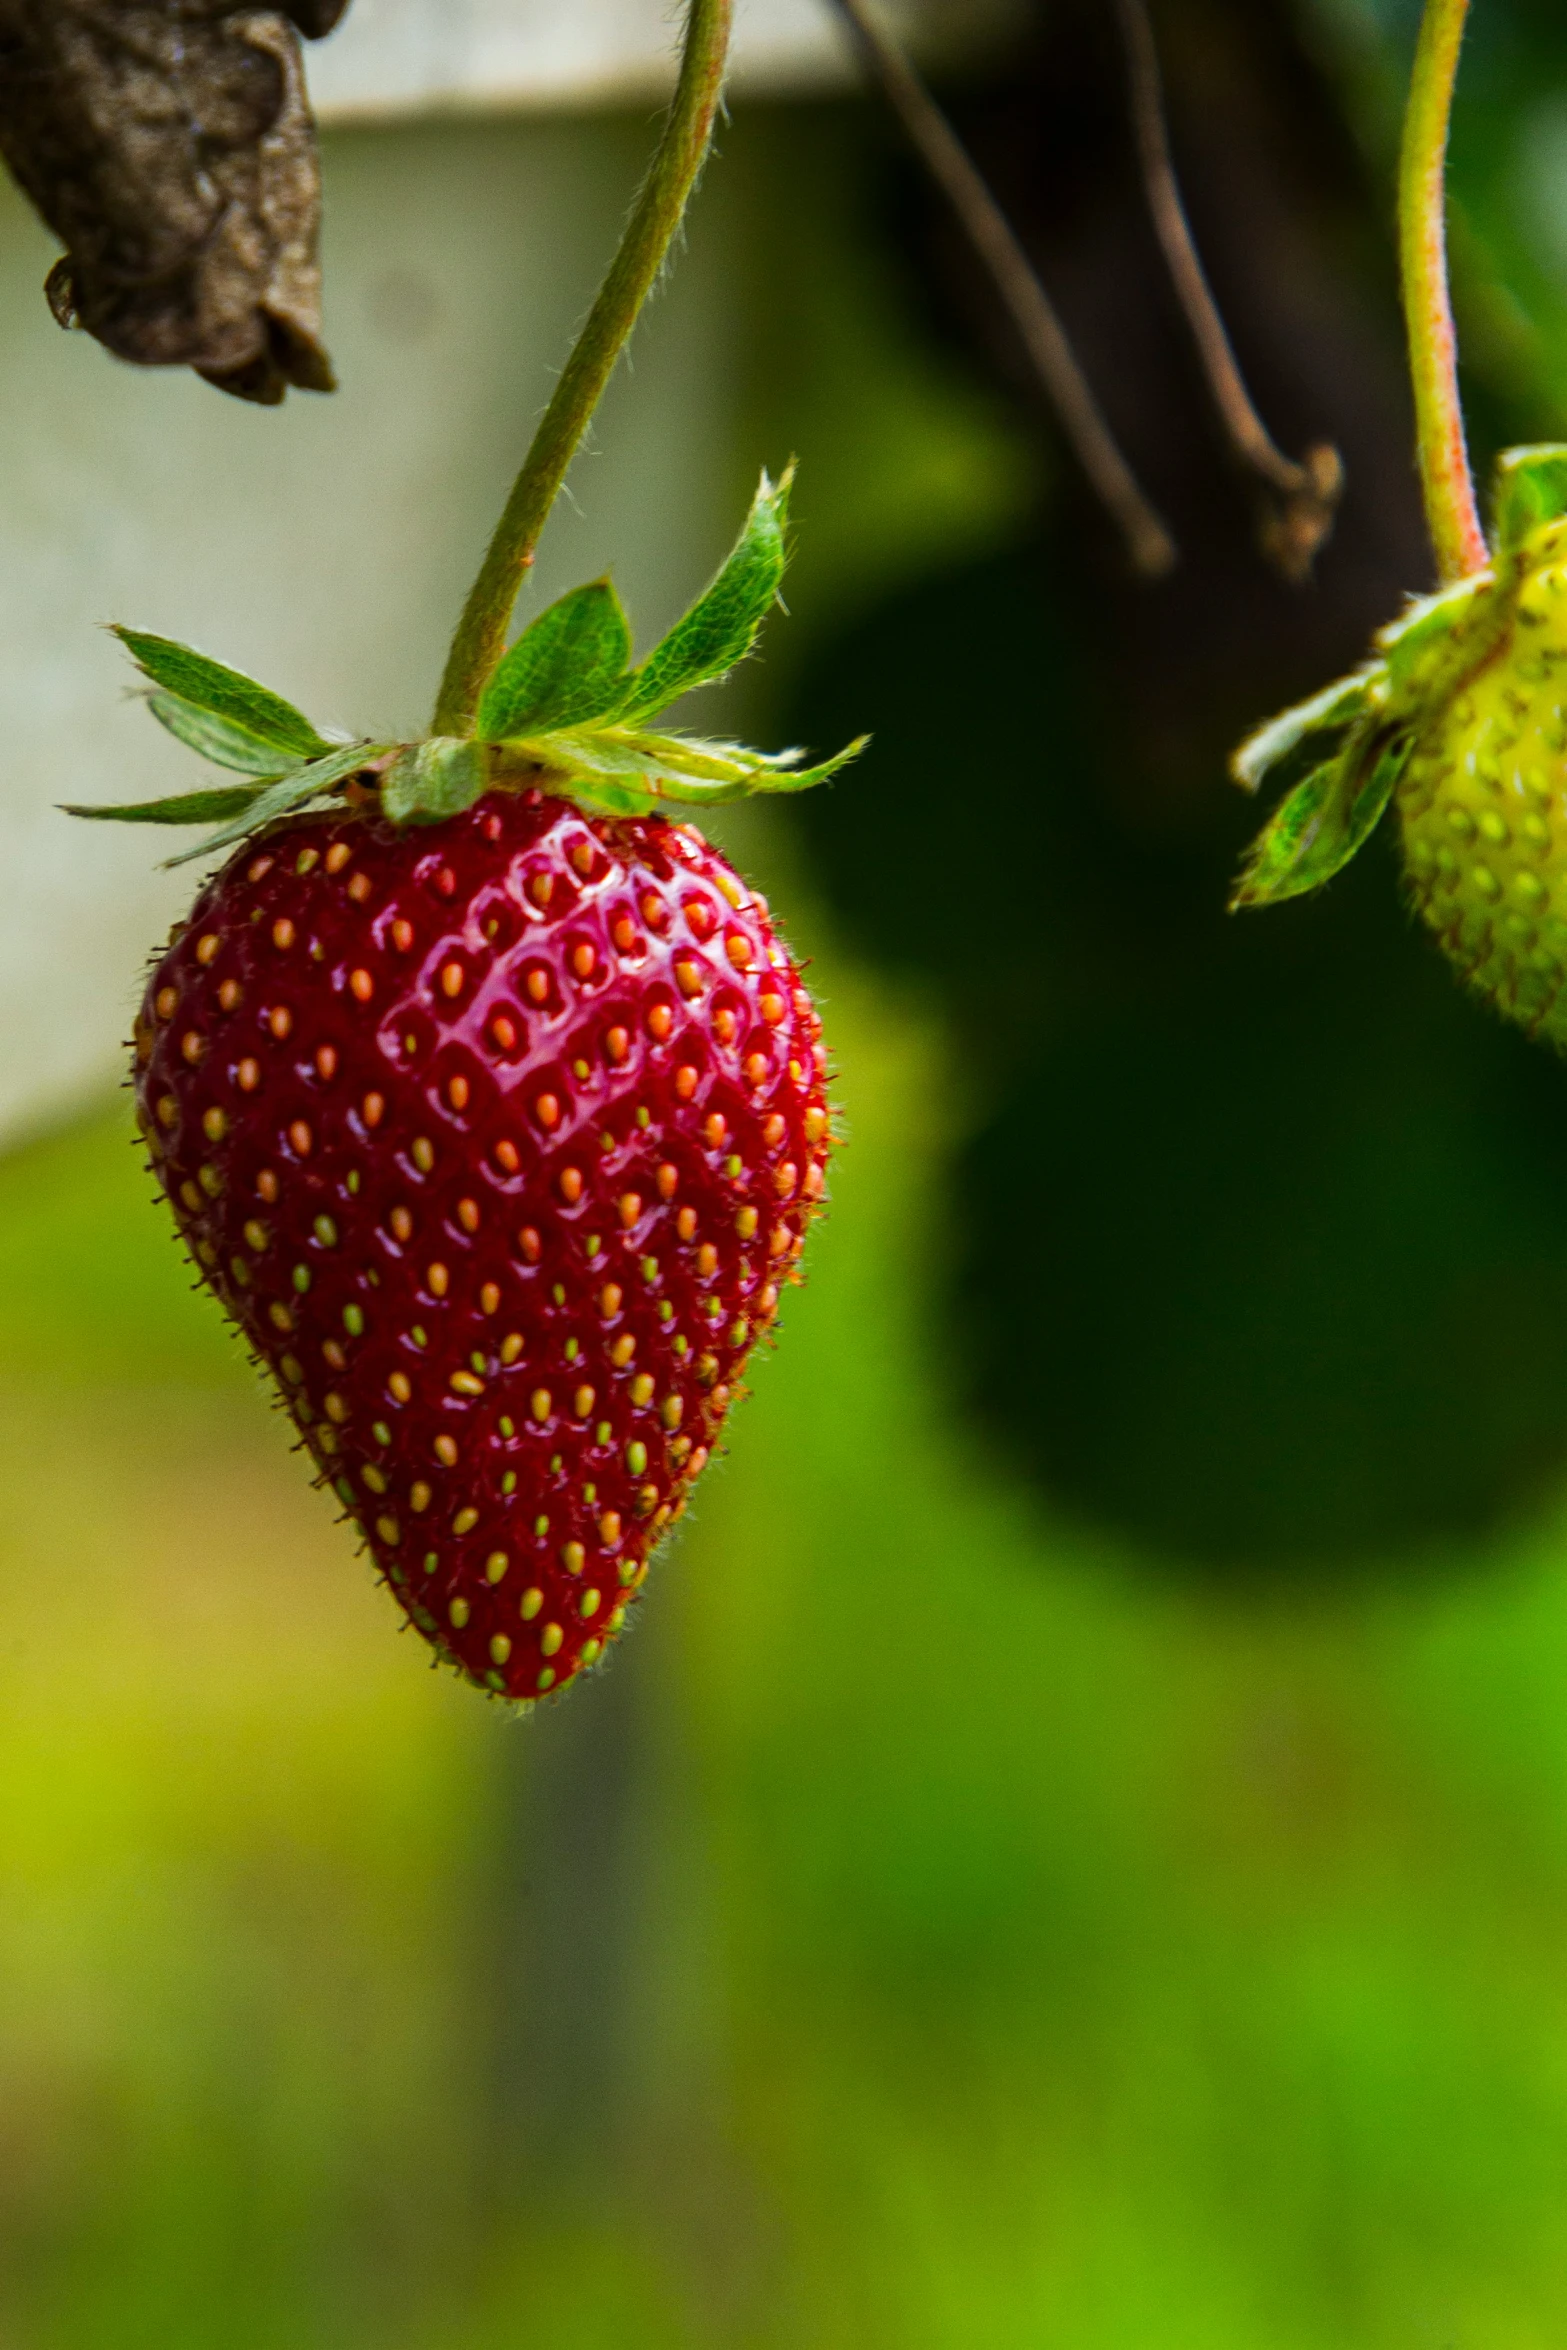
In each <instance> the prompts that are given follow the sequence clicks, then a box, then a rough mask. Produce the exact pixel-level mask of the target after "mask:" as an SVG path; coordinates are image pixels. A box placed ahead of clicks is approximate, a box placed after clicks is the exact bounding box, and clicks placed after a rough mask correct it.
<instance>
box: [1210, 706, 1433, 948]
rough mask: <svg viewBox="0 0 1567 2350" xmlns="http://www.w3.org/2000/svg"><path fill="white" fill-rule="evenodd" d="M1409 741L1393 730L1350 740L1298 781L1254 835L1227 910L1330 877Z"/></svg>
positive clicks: (1387, 789) (1363, 829)
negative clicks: (1376, 739) (1367, 741)
mask: <svg viewBox="0 0 1567 2350" xmlns="http://www.w3.org/2000/svg"><path fill="white" fill-rule="evenodd" d="M1413 741H1414V738H1413V736H1412V735H1408V734H1396V735H1392V736H1390V737H1384V738H1383V741H1382V743H1381V745H1380V747H1379V748H1374V749H1372V750H1371V751H1368V750H1367V749H1366V748H1365V746H1363V745H1361V744H1359V743H1352V744H1351V745H1349V747H1348V748H1347V749H1346V750H1345V751H1344V752H1343V753H1342V754H1341V755H1340V757H1338V758H1337V759H1334V760H1330V761H1329V762H1328V764H1327V765H1326V766H1323V767H1318V768H1317V769H1315V770H1314V772H1313V773H1312V774H1310V775H1308V776H1307V777H1306V780H1305V782H1304V783H1298V784H1297V785H1296V786H1295V789H1294V790H1293V791H1292V792H1291V793H1289V795H1288V797H1287V798H1285V799H1284V800H1282V801H1281V802H1280V804H1279V806H1278V807H1277V808H1276V809H1275V810H1274V812H1273V815H1272V817H1271V818H1270V820H1269V822H1268V823H1267V824H1266V825H1265V826H1264V827H1263V829H1262V831H1261V832H1260V833H1259V834H1258V836H1257V838H1256V839H1255V840H1254V841H1253V843H1252V845H1251V848H1250V850H1249V852H1248V854H1247V858H1246V864H1245V868H1244V870H1243V871H1242V874H1241V878H1240V880H1239V882H1238V883H1237V885H1236V889H1235V894H1234V896H1233V897H1232V898H1231V900H1230V907H1231V911H1232V912H1233V911H1235V910H1236V909H1237V908H1239V907H1241V906H1275V905H1277V904H1279V902H1280V901H1281V900H1282V899H1284V898H1298V897H1301V896H1303V895H1304V894H1305V892H1306V891H1307V890H1310V889H1318V888H1320V886H1321V885H1322V883H1323V882H1324V881H1331V879H1332V878H1333V875H1334V874H1335V873H1337V872H1339V871H1341V870H1342V868H1343V867H1344V866H1345V865H1347V864H1348V863H1349V860H1350V858H1351V857H1352V856H1353V855H1354V854H1355V851H1356V850H1357V849H1358V848H1359V847H1360V846H1361V844H1362V842H1363V841H1365V840H1366V839H1367V838H1368V836H1369V835H1370V834H1371V832H1372V831H1373V830H1374V829H1375V827H1376V825H1377V823H1378V821H1379V819H1380V818H1381V816H1382V813H1383V811H1384V809H1385V808H1386V806H1387V804H1388V801H1389V800H1390V799H1391V798H1392V796H1393V787H1394V785H1395V784H1396V783H1397V781H1398V779H1399V776H1400V774H1401V773H1402V771H1403V767H1404V762H1405V760H1406V759H1407V758H1408V757H1409V753H1410V750H1411V748H1412V747H1413Z"/></svg>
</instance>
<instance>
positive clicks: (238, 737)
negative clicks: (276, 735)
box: [147, 691, 299, 776]
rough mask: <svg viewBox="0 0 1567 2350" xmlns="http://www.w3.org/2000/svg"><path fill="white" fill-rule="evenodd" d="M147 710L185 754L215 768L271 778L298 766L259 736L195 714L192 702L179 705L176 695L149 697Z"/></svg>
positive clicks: (203, 712)
mask: <svg viewBox="0 0 1567 2350" xmlns="http://www.w3.org/2000/svg"><path fill="white" fill-rule="evenodd" d="M147 707H148V709H149V710H150V711H151V712H152V714H153V716H154V718H156V719H157V721H158V724H159V725H160V726H166V727H167V728H168V730H169V732H170V734H172V735H174V736H175V737H177V739H178V740H179V741H180V742H182V743H184V745H185V746H186V748H187V749H188V750H192V751H196V752H198V753H199V754H200V756H201V757H202V758H203V759H210V760H211V761H212V763H213V765H214V766H215V767H233V768H235V769H237V771H238V772H239V773H240V774H241V775H265V776H273V775H281V774H283V773H285V772H286V770H287V769H288V768H290V767H297V766H298V765H299V761H298V759H297V758H295V757H293V756H292V755H289V756H286V757H285V755H284V754H283V752H281V751H280V750H279V748H278V746H277V744H276V743H269V742H263V741H262V739H261V737H260V735H259V734H251V733H250V732H249V730H248V729H247V728H245V727H243V726H235V725H234V724H233V722H232V720H230V719H227V718H215V717H214V716H213V714H212V712H211V711H210V710H198V709H197V707H196V705H195V703H194V702H183V701H181V699H180V697H179V695H178V694H169V693H163V692H161V691H160V692H158V693H153V694H149V695H148V696H147Z"/></svg>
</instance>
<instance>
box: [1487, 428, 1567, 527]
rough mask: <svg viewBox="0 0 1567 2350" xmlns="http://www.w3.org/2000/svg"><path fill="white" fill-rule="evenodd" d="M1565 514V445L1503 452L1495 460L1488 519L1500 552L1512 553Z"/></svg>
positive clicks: (1551, 443) (1553, 443) (1557, 443)
mask: <svg viewBox="0 0 1567 2350" xmlns="http://www.w3.org/2000/svg"><path fill="white" fill-rule="evenodd" d="M1564 514H1567V443H1564V442H1561V441H1541V442H1537V443H1536V444H1535V445H1534V446H1533V447H1532V448H1526V449H1504V450H1503V451H1502V454H1501V455H1500V457H1498V459H1497V460H1496V487H1495V490H1494V491H1493V493H1492V501H1491V520H1492V525H1493V528H1494V530H1495V533H1496V544H1497V547H1498V549H1499V551H1501V552H1503V553H1505V554H1515V553H1516V552H1517V550H1518V549H1519V548H1520V547H1521V546H1522V545H1523V543H1524V540H1525V539H1527V538H1529V537H1531V536H1532V535H1533V533H1534V532H1535V531H1537V530H1539V529H1541V528H1542V527H1543V525H1544V524H1545V523H1547V522H1559V521H1560V520H1561V517H1562V516H1563V515H1564Z"/></svg>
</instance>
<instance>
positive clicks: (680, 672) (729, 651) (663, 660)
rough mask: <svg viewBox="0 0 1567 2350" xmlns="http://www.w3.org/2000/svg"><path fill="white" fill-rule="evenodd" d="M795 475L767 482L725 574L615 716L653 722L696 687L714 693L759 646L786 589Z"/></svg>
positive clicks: (653, 657) (658, 651)
mask: <svg viewBox="0 0 1567 2350" xmlns="http://www.w3.org/2000/svg"><path fill="white" fill-rule="evenodd" d="M793 484H794V467H793V466H792V465H791V466H789V467H788V468H787V469H786V470H785V473H784V475H783V478H782V480H781V481H779V482H778V483H777V484H776V485H775V484H774V483H772V482H771V481H769V480H768V478H767V476H766V474H765V473H764V474H763V476H762V482H761V487H760V488H759V489H758V491H757V493H756V496H755V498H754V500H753V501H752V505H751V511H750V513H749V514H748V515H747V516H746V522H745V528H744V529H743V530H742V531H741V533H740V536H739V539H738V540H737V541H736V543H735V548H734V552H733V553H732V554H731V555H730V557H729V559H728V561H727V562H726V563H725V564H724V566H723V569H722V570H721V571H720V572H719V573H718V576H717V577H716V579H714V581H713V582H712V584H711V586H710V587H708V588H707V589H706V590H705V591H704V593H703V594H702V595H700V596H699V597H698V598H697V600H696V602H695V603H694V604H693V605H692V607H691V609H690V611H689V612H688V613H687V614H686V616H685V618H684V619H683V620H677V621H676V623H675V625H674V627H673V628H672V629H671V630H670V632H669V634H668V636H666V637H665V638H664V639H663V640H662V642H661V643H659V644H657V645H655V646H654V648H653V650H652V652H651V653H649V655H648V657H647V659H646V660H645V661H644V662H643V663H642V664H641V666H640V667H639V668H638V669H637V670H636V671H635V672H634V674H633V676H632V679H631V685H630V690H629V691H628V693H627V694H626V696H625V698H624V700H623V701H622V702H621V704H620V709H619V712H618V715H619V716H620V717H621V718H625V719H637V718H655V717H657V715H658V713H659V711H660V710H667V709H668V707H669V705H670V703H671V702H677V701H678V700H679V699H680V697H681V695H682V694H688V693H690V692H691V691H692V689H693V687H695V686H699V685H712V684H714V683H715V682H716V681H717V680H718V679H719V678H720V677H725V676H727V675H728V673H729V671H730V670H731V669H733V667H734V666H735V663H736V662H737V661H743V660H744V659H745V656H746V654H747V653H749V651H750V650H751V647H752V646H753V645H754V644H755V642H756V636H757V631H758V629H759V628H760V627H761V625H762V622H763V621H764V620H765V619H766V617H767V615H768V613H769V612H770V611H771V609H772V607H773V605H774V603H775V602H776V601H777V597H778V590H779V587H780V586H781V584H782V581H783V575H784V566H785V564H786V562H787V560H788V547H787V545H786V541H785V532H786V529H787V526H788V520H789V492H790V490H791V488H792V487H793Z"/></svg>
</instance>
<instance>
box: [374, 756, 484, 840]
mask: <svg viewBox="0 0 1567 2350" xmlns="http://www.w3.org/2000/svg"><path fill="white" fill-rule="evenodd" d="M489 781H490V767H489V760H488V759H487V757H486V756H485V746H484V744H482V743H475V742H464V741H462V740H460V739H459V738H458V737H457V736H455V735H435V736H434V737H432V739H431V740H430V741H428V742H422V743H406V744H405V745H404V746H403V748H402V750H400V751H399V752H398V754H397V756H396V758H395V759H394V760H393V761H392V764H391V765H390V767H388V769H387V770H386V773H385V775H384V776H383V777H382V779H381V808H382V811H383V813H384V814H385V815H386V816H388V817H389V818H390V819H391V821H392V823H394V824H439V823H441V822H442V821H443V819H444V818H446V817H448V816H460V815H461V814H462V812H463V810H464V808H471V807H472V806H473V803H474V801H475V800H477V799H479V798H480V797H481V796H482V794H483V793H484V792H485V791H486V790H487V788H488V786H489Z"/></svg>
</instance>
